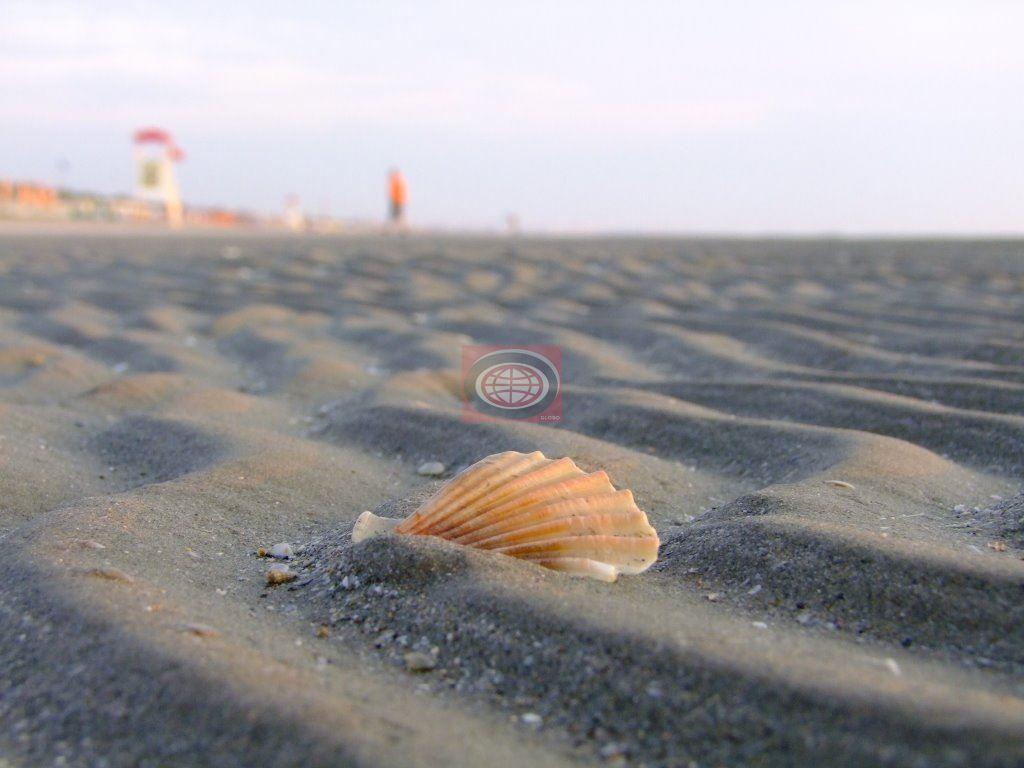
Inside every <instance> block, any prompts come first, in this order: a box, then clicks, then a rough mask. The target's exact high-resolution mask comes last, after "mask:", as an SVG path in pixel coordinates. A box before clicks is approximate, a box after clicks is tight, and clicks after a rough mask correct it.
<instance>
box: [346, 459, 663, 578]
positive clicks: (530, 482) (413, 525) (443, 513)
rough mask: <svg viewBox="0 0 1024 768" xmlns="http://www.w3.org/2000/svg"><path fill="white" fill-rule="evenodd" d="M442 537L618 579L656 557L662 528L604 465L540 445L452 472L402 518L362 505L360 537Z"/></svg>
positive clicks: (644, 567)
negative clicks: (592, 465)
mask: <svg viewBox="0 0 1024 768" xmlns="http://www.w3.org/2000/svg"><path fill="white" fill-rule="evenodd" d="M389 532H390V533H397V534H405V535H410V536H437V537H439V538H442V539H447V540H448V541H453V542H455V543H457V544H465V545H467V546H471V547H478V548H480V549H489V550H492V551H494V552H501V553H503V554H506V555H511V556H512V557H519V558H522V559H523V560H529V561H531V562H534V563H537V564H538V565H543V566H545V567H547V568H552V569H554V570H556V571H565V572H566V573H571V574H574V575H576V576H590V577H591V578H595V579H600V580H602V581H615V579H616V578H617V577H618V575H619V574H620V573H628V574H632V573H640V572H642V571H645V570H647V569H648V568H650V567H651V564H652V563H654V561H655V560H656V559H657V557H658V543H659V542H658V533H657V531H655V530H654V528H652V527H651V525H650V523H648V522H647V515H645V514H644V513H643V512H642V511H641V510H640V509H639V508H638V507H637V505H636V503H635V502H634V501H633V494H632V492H630V491H626V490H623V491H617V490H615V487H614V486H613V485H612V484H611V482H610V481H609V480H608V475H606V474H605V473H604V471H603V470H601V471H599V472H593V473H591V474H589V475H588V474H586V473H584V472H583V471H582V470H581V469H580V468H579V467H577V466H576V464H574V463H573V461H572V459H570V458H562V459H548V458H545V457H544V454H543V453H541V452H540V451H534V452H533V453H516V452H515V451H507V452H505V453H496V454H494V455H492V456H488V457H487V458H486V459H482V460H481V461H478V462H477V463H476V464H474V465H473V466H471V467H468V468H467V469H465V470H464V471H462V472H460V473H459V474H458V475H456V476H455V477H453V478H452V479H451V480H449V481H448V482H447V483H445V484H444V485H443V486H441V488H440V489H438V491H437V493H435V494H434V495H433V496H431V497H430V498H429V499H427V500H426V501H425V502H424V503H423V504H422V505H421V506H420V507H419V508H418V509H417V510H416V511H415V512H413V513H412V514H411V515H410V516H409V517H407V518H405V519H404V520H395V519H391V518H385V517H378V516H377V515H375V514H373V513H372V512H363V514H362V515H360V516H359V519H358V520H356V524H355V527H354V528H353V529H352V541H354V542H358V541H362V540H363V539H366V538H368V537H370V536H374V535H377V534H381V533H389Z"/></svg>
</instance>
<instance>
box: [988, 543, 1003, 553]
mask: <svg viewBox="0 0 1024 768" xmlns="http://www.w3.org/2000/svg"><path fill="white" fill-rule="evenodd" d="M988 548H989V549H994V550H995V551H996V552H1005V551H1006V545H1005V544H1004V543H1003V542H1001V541H990V542H989V543H988Z"/></svg>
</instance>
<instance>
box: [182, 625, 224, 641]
mask: <svg viewBox="0 0 1024 768" xmlns="http://www.w3.org/2000/svg"><path fill="white" fill-rule="evenodd" d="M181 629H182V630H183V631H184V632H189V633H191V634H193V635H195V636H196V637H216V636H217V635H219V634H220V632H218V631H217V630H216V629H214V628H213V627H211V626H210V625H209V624H199V623H198V622H192V623H189V624H182V626H181Z"/></svg>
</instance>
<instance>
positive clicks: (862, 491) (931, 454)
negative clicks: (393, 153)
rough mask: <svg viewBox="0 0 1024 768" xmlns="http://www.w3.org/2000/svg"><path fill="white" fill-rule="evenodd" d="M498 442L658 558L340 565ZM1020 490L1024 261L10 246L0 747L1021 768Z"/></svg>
mask: <svg viewBox="0 0 1024 768" xmlns="http://www.w3.org/2000/svg"><path fill="white" fill-rule="evenodd" d="M470 342H476V343H484V344H491V343H493V344H501V343H524V342H529V343H543V344H556V345H560V346H561V348H562V350H563V355H564V359H565V362H564V371H563V379H564V382H565V385H566V386H565V393H564V410H565V420H564V423H562V424H560V425H557V426H547V425H539V424H524V423H513V422H500V423H490V424H470V423H466V422H464V421H463V420H461V418H460V404H459V400H458V396H457V394H456V393H457V387H458V377H459V364H460V357H459V356H460V345H461V344H465V343H470ZM510 449H513V450H524V451H525V450H534V449H540V450H543V451H544V452H545V453H546V454H547V455H549V456H561V455H569V456H572V457H573V458H574V459H575V460H576V461H577V463H579V464H580V466H582V467H584V468H585V469H588V470H589V469H596V468H604V469H606V470H607V471H608V472H609V474H610V476H611V478H612V480H613V482H614V483H615V484H616V485H617V486H619V487H627V488H631V489H632V490H633V491H634V493H635V495H636V499H637V502H638V504H639V505H640V506H641V508H643V509H644V510H646V512H647V514H648V516H649V518H650V520H651V522H652V524H653V525H654V526H655V527H656V528H657V529H658V532H659V535H660V536H661V539H662V542H663V546H662V549H661V553H660V557H659V560H658V562H657V563H656V564H655V566H654V567H653V568H652V569H651V570H650V571H649V572H647V573H645V574H643V575H641V576H636V577H623V578H622V579H620V581H619V582H618V583H617V584H611V585H609V584H601V583H597V582H589V581H582V580H577V579H573V578H571V577H567V576H564V575H562V574H557V573H553V572H550V571H545V570H543V569H541V568H538V567H536V566H533V565H531V564H528V563H524V562H520V561H517V560H512V559H510V558H506V557H503V556H501V555H495V554H491V553H483V552H478V551H474V550H467V549H464V548H460V547H456V546H454V545H450V544H447V543H445V542H440V541H436V540H429V539H411V538H404V539H393V538H392V539H385V540H370V541H367V542H363V543H361V544H359V545H352V544H351V541H350V537H349V532H350V529H351V524H352V522H353V520H354V519H355V517H356V516H358V514H359V513H360V512H362V511H363V510H364V509H372V510H376V511H377V512H378V513H380V514H385V515H393V516H397V515H401V514H404V513H406V512H408V511H409V510H410V509H411V508H412V507H414V506H415V504H416V502H417V500H418V499H422V498H424V497H425V496H426V495H428V494H429V493H430V492H432V490H434V489H435V488H436V487H437V486H438V485H439V484H440V482H442V481H443V479H444V478H445V477H448V476H450V475H451V473H452V471H455V470H457V469H458V468H460V467H462V466H465V465H467V464H469V463H471V462H473V461H475V460H477V459H479V458H482V457H483V456H485V455H487V454H490V453H494V452H497V451H502V450H510ZM433 461H438V462H441V463H443V464H444V465H445V467H446V468H447V470H446V474H445V475H444V476H442V477H439V478H434V477H424V476H421V475H419V474H418V473H417V469H418V468H419V467H420V466H421V465H422V464H423V463H425V462H433ZM1022 469H1024V244H1022V243H1020V242H1011V241H1001V242H968V241H937V242H915V241H887V242H882V241H876V242H857V241H812V240H798V241H778V240H777V241H712V240H664V241H662V240H640V239H632V240H631V239H620V240H612V239H593V240H568V239H556V240H530V239H521V240H500V239H483V238H468V237H466V238H439V237H425V236H419V237H410V238H404V239H399V238H377V239H374V238H364V239H359V238H348V239H342V238H334V239H330V238H312V237H310V238H301V237H287V238H286V237H279V238H274V237H269V236H262V237H238V236H233V235H229V234H225V235H220V236H197V235H182V236H129V235H125V234H123V233H122V234H115V233H107V234H103V235H94V236H89V235H86V234H84V233H82V232H69V233H66V234H64V235H61V236H56V235H49V236H48V235H45V234H42V233H39V232H35V233H32V234H25V235H17V234H11V233H6V234H4V235H2V236H0V548H2V552H3V558H2V559H0V764H5V765H6V764H10V765H13V766H22V765H24V766H30V765H57V764H62V765H76V766H77V765H82V766H135V765H144V766H167V765H210V766H249V765H266V766H299V765H302V766H318V765H325V766H326V765H359V766H379V765H389V766H390V765H394V766H407V765H408V766H480V765H487V766H506V765H507V766H520V765H538V766H548V765H551V766H559V765H593V764H595V763H596V764H609V765H629V766H634V765H635V766H662V765H666V766H717V765H780V766H782V765H826V764H828V765H865V766H867V765H892V766H945V765H949V766H953V765H958V766H961V765H962V766H989V765H991V766H1002V765H1007V766H1010V765H1020V764H1022V763H1024V560H1022V557H1024V533H1022V532H1024V496H1022V495H1021V478H1022ZM279 542H289V543H291V544H292V546H293V548H294V549H295V553H296V554H295V557H294V558H293V559H292V560H291V561H290V562H288V563H287V564H288V568H289V571H290V572H291V573H293V574H295V577H296V578H295V579H294V580H292V581H289V582H286V583H283V584H281V585H278V586H267V585H266V573H267V570H268V568H269V566H270V564H271V563H270V560H268V559H267V558H261V557H259V556H258V555H257V550H258V549H259V548H260V547H265V548H269V547H270V546H271V545H273V544H276V543H279Z"/></svg>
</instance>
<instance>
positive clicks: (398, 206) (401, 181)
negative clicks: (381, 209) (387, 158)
mask: <svg viewBox="0 0 1024 768" xmlns="http://www.w3.org/2000/svg"><path fill="white" fill-rule="evenodd" d="M408 196H409V193H408V190H407V189H406V186H405V177H404V176H402V172H401V171H399V170H398V169H397V168H392V169H391V171H390V173H388V200H390V201H391V223H392V224H393V225H394V226H396V227H401V226H403V225H404V224H405V202H406V200H407V199H408Z"/></svg>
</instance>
